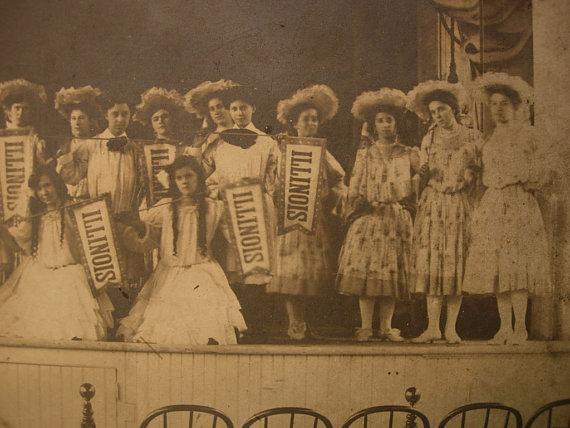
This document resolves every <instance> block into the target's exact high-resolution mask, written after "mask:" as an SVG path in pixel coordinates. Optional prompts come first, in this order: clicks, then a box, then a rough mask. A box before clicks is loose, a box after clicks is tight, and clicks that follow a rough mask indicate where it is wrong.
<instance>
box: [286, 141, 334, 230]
mask: <svg viewBox="0 0 570 428" xmlns="http://www.w3.org/2000/svg"><path fill="white" fill-rule="evenodd" d="M325 145H326V140H325V139H323V138H302V137H289V138H286V139H285V140H284V141H283V143H282V144H281V151H282V159H281V161H282V162H281V170H280V180H281V183H282V193H281V194H280V198H279V205H280V206H279V234H280V235H282V234H285V233H287V232H289V231H291V230H295V229H297V230H302V231H303V232H305V233H309V234H311V233H314V232H315V226H316V220H317V216H318V214H319V213H318V210H319V207H320V204H319V203H318V201H319V198H320V191H321V169H322V165H323V162H324V159H325Z"/></svg>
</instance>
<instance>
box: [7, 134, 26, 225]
mask: <svg viewBox="0 0 570 428" xmlns="http://www.w3.org/2000/svg"><path fill="white" fill-rule="evenodd" d="M31 137H32V136H31V134H30V132H29V131H28V130H21V131H20V130H1V131H0V165H1V167H0V192H1V193H2V197H1V198H0V215H1V216H2V218H1V220H2V221H6V220H8V219H9V218H10V217H12V216H13V215H14V214H16V210H17V208H18V201H19V200H20V197H21V195H22V192H23V191H24V190H25V189H26V188H27V185H28V178H29V177H30V175H31V173H32V168H33V166H34V145H33V141H32V138H31Z"/></svg>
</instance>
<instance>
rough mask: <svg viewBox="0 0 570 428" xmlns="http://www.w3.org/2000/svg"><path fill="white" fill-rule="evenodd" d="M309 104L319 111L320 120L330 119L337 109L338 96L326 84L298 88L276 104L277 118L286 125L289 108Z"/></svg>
mask: <svg viewBox="0 0 570 428" xmlns="http://www.w3.org/2000/svg"><path fill="white" fill-rule="evenodd" d="M302 104H309V105H312V106H314V107H315V108H316V109H317V110H318V111H319V116H320V120H321V122H326V121H328V120H331V119H332V118H333V117H334V116H335V115H336V113H337V111H338V104H339V103H338V97H337V96H336V94H335V93H334V91H333V90H332V89H331V88H330V87H328V86H327V85H312V86H308V87H306V88H303V89H299V90H298V91H297V92H295V93H294V94H293V96H292V97H291V98H287V99H285V100H281V101H279V103H278V104H277V120H278V121H279V122H280V123H282V124H283V125H286V124H287V122H288V120H289V114H290V113H291V110H292V109H293V108H295V107H296V106H298V105H302Z"/></svg>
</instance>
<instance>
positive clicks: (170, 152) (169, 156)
mask: <svg viewBox="0 0 570 428" xmlns="http://www.w3.org/2000/svg"><path fill="white" fill-rule="evenodd" d="M142 150H143V152H144V160H145V166H146V179H147V183H148V193H147V204H148V206H152V205H154V204H155V203H157V202H158V201H159V200H160V199H162V198H164V197H165V196H166V194H167V192H168V187H167V186H165V184H166V183H164V181H163V182H161V180H160V178H159V177H160V172H161V171H164V167H165V166H167V165H169V164H171V163H172V162H174V159H175V158H176V145H175V144H172V143H159V142H152V143H149V142H145V143H143V144H142Z"/></svg>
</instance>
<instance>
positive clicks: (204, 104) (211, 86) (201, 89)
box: [184, 79, 239, 119]
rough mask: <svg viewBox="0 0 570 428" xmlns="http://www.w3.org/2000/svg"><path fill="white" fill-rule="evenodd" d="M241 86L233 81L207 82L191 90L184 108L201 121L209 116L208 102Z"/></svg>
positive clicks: (187, 94) (185, 97) (186, 96)
mask: <svg viewBox="0 0 570 428" xmlns="http://www.w3.org/2000/svg"><path fill="white" fill-rule="evenodd" d="M236 86H239V84H238V83H236V82H234V81H232V80H224V79H221V80H218V81H216V82H212V81H210V80H207V81H205V82H202V83H200V84H199V85H198V86H196V87H195V88H193V89H190V90H189V91H188V92H187V93H186V95H184V106H185V107H186V111H188V112H189V113H192V114H194V115H196V116H197V117H199V118H200V119H202V118H204V117H207V115H208V101H209V100H210V99H211V98H212V97H213V96H215V94H217V93H219V92H223V91H226V90H228V89H230V88H234V87H236Z"/></svg>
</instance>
